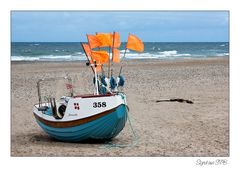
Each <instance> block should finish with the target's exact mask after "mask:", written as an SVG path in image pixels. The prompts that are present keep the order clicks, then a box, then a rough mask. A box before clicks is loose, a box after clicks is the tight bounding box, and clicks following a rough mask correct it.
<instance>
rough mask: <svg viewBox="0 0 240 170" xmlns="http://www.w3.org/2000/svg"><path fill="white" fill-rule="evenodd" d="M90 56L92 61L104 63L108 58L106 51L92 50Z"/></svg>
mask: <svg viewBox="0 0 240 170" xmlns="http://www.w3.org/2000/svg"><path fill="white" fill-rule="evenodd" d="M91 57H92V60H93V61H96V62H97V64H98V63H100V64H104V63H107V62H108V60H109V56H108V53H107V52H106V51H92V54H91Z"/></svg>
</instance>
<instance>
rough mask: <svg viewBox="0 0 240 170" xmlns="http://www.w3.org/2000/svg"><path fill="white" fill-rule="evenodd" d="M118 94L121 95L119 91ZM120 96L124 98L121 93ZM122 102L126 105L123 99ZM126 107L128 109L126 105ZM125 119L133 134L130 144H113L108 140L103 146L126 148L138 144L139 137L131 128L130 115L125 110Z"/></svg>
mask: <svg viewBox="0 0 240 170" xmlns="http://www.w3.org/2000/svg"><path fill="white" fill-rule="evenodd" d="M119 94H120V95H121V93H119ZM121 96H122V97H123V98H124V96H123V95H121ZM124 104H125V106H127V104H126V102H125V100H124ZM127 109H128V111H129V108H128V107H127ZM127 120H128V123H129V126H130V129H131V132H132V134H133V138H132V142H131V143H130V144H115V143H112V142H108V143H107V144H105V148H108V149H111V148H126V147H130V148H132V147H134V146H135V145H137V144H138V142H139V137H138V136H137V134H136V132H135V131H134V129H133V126H132V123H131V119H130V116H129V114H128V112H127Z"/></svg>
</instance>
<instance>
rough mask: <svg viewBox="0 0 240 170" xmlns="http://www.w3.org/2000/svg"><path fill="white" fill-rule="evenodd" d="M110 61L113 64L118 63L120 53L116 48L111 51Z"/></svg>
mask: <svg viewBox="0 0 240 170" xmlns="http://www.w3.org/2000/svg"><path fill="white" fill-rule="evenodd" d="M112 61H113V62H115V63H119V62H120V51H119V50H118V49H116V48H114V49H113V57H112Z"/></svg>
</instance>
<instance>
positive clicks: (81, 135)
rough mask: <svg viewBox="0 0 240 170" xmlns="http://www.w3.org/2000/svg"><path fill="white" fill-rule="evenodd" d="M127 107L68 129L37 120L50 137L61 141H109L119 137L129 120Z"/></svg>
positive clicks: (121, 107) (123, 106) (118, 108)
mask: <svg viewBox="0 0 240 170" xmlns="http://www.w3.org/2000/svg"><path fill="white" fill-rule="evenodd" d="M127 112H128V111H127V107H126V105H123V104H122V105H120V106H118V107H117V108H116V110H115V111H113V112H111V113H109V114H107V115H105V116H102V117H100V118H98V119H96V120H93V121H90V122H87V123H84V124H81V125H77V126H73V127H67V128H56V127H51V126H48V125H46V124H44V123H43V122H40V121H39V120H37V122H38V124H39V125H40V126H41V128H42V129H43V130H44V131H45V132H46V133H47V134H49V135H50V136H52V137H53V138H55V139H58V140H61V141H68V142H79V141H83V140H87V139H97V140H109V139H111V138H114V137H115V136H117V135H118V134H119V133H120V132H121V130H122V129H123V128H124V126H125V123H126V120H127Z"/></svg>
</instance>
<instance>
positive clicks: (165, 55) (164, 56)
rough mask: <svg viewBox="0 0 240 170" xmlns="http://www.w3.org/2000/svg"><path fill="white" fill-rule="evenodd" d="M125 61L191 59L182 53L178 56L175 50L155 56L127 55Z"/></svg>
mask: <svg viewBox="0 0 240 170" xmlns="http://www.w3.org/2000/svg"><path fill="white" fill-rule="evenodd" d="M125 57H126V58H127V59H158V58H159V59H161V58H162V59H174V58H180V57H181V58H182V57H186V58H189V57H192V55H191V54H187V53H183V54H178V53H177V51H176V50H172V51H161V52H158V53H155V54H152V53H127V54H126V55H125Z"/></svg>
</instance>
